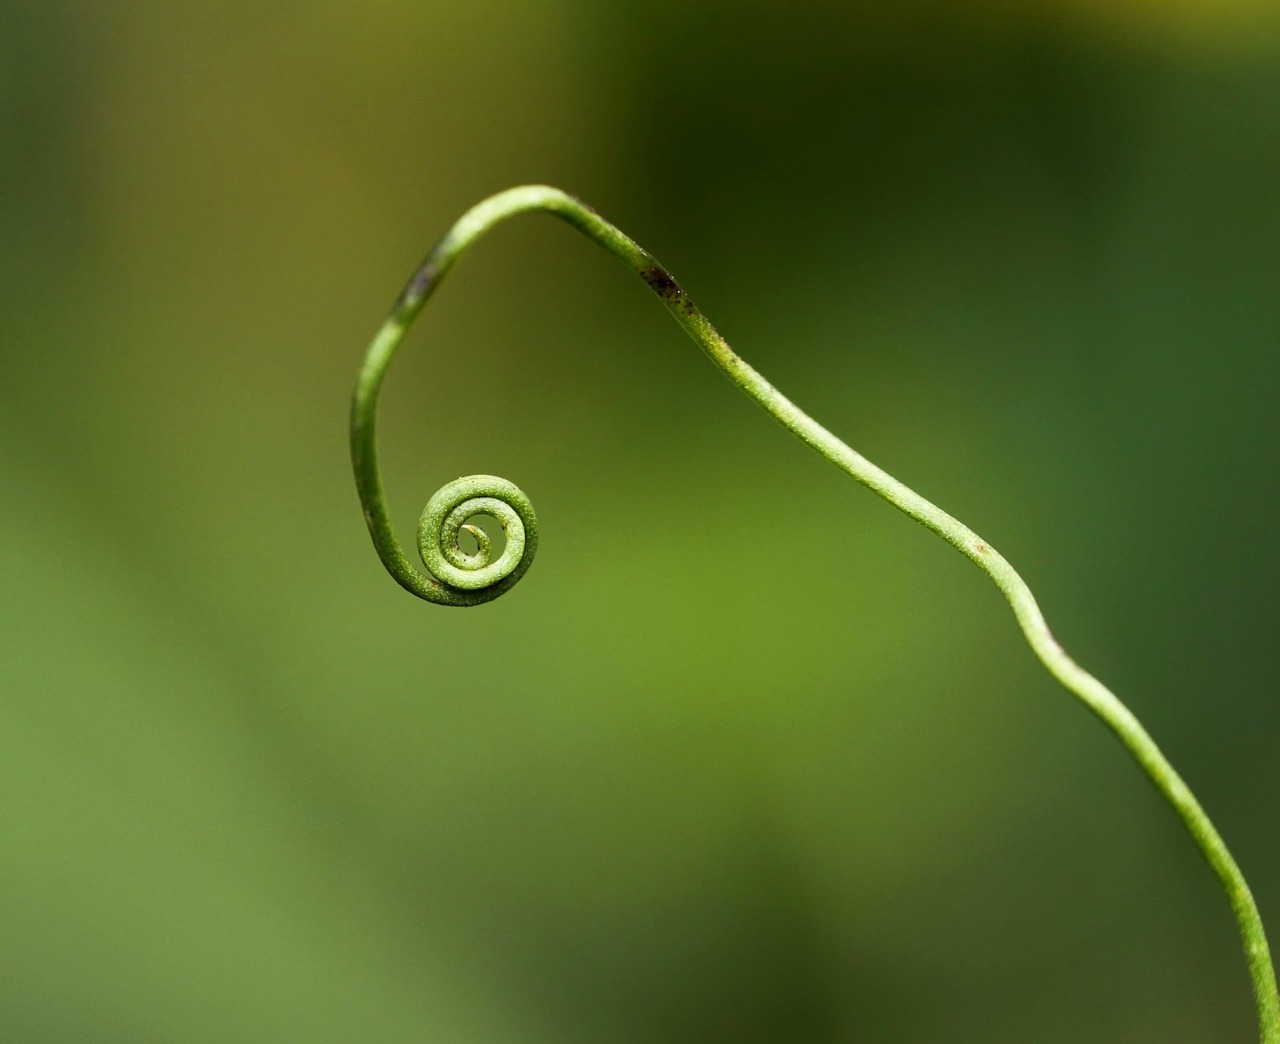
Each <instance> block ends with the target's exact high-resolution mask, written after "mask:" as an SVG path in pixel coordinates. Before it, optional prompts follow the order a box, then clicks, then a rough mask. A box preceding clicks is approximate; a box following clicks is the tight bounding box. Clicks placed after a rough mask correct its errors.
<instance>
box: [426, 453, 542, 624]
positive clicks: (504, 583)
mask: <svg viewBox="0 0 1280 1044" xmlns="http://www.w3.org/2000/svg"><path fill="white" fill-rule="evenodd" d="M478 515H488V516H490V517H491V518H493V519H495V520H496V521H497V522H498V524H499V525H500V526H502V531H503V533H504V534H505V536H506V541H507V542H506V547H504V548H503V549H502V553H501V554H499V555H498V557H497V558H496V559H495V558H494V557H493V541H492V540H491V539H490V537H489V534H488V533H486V532H485V531H484V530H483V529H481V528H480V527H479V526H473V525H470V524H469V520H470V519H473V518H475V517H476V516H478ZM463 532H465V533H469V534H471V536H472V537H474V538H475V541H476V550H475V551H474V552H467V551H463V550H462V548H461V547H460V546H459V544H458V534H459V533H463ZM537 549H538V521H537V516H536V515H535V514H534V512H533V504H532V503H530V501H529V498H528V497H527V496H525V494H524V491H523V490H522V489H521V488H520V487H519V486H517V485H516V484H515V483H514V482H508V481H507V480H506V479H504V478H499V477H498V476H497V475H467V476H465V477H463V478H460V479H454V481H452V482H450V483H447V484H446V485H444V486H442V487H440V489H439V490H437V491H436V493H435V495H434V496H433V497H432V498H431V499H430V500H429V501H428V502H427V506H426V508H425V509H424V510H423V512H422V517H421V518H420V519H419V520H418V553H419V554H421V555H422V563H423V565H425V566H426V567H427V572H429V573H430V574H431V575H432V576H433V577H435V579H436V580H437V581H439V582H440V584H442V585H443V586H445V587H447V588H452V589H453V590H454V591H455V592H457V594H458V595H459V596H460V597H465V594H468V593H473V592H480V593H484V594H487V595H488V596H489V598H496V597H497V596H498V595H499V594H502V593H503V592H505V591H506V590H508V589H509V588H511V587H512V586H514V585H515V583H516V582H517V581H518V580H519V579H520V578H521V577H522V576H524V574H525V572H526V571H527V570H528V568H529V566H530V565H532V564H533V556H534V553H535V552H536V551H537ZM486 600H487V599H486Z"/></svg>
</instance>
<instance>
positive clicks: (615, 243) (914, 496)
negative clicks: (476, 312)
mask: <svg viewBox="0 0 1280 1044" xmlns="http://www.w3.org/2000/svg"><path fill="white" fill-rule="evenodd" d="M530 211H544V212H546V213H549V214H552V215H554V216H555V217H558V218H560V219H561V220H562V221H565V222H567V223H568V224H570V225H572V226H573V227H574V228H576V229H577V230H578V231H579V232H581V233H582V234H583V235H584V236H586V237H587V238H588V239H590V240H591V241H592V242H594V243H596V244H597V245H598V246H601V247H603V248H604V249H605V250H606V251H608V252H609V253H610V254H612V255H613V256H614V257H615V258H617V259H618V260H619V261H621V262H622V263H623V264H624V265H626V266H627V267H628V268H629V269H631V271H633V272H634V273H635V274H636V275H638V276H639V277H640V278H641V279H643V280H644V281H645V282H646V283H647V284H648V285H649V287H650V288H651V289H652V290H653V291H654V293H656V294H657V295H658V297H659V298H660V299H661V300H662V302H663V304H665V305H666V307H667V309H668V311H670V312H671V314H672V315H673V316H674V317H675V320H676V322H678V323H679V324H680V325H681V326H682V327H683V328H684V330H685V332H686V333H688V334H689V336H690V337H692V338H693V340H694V341H695V342H696V343H697V345H698V346H699V347H700V348H701V349H702V350H703V351H704V352H706V353H707V355H708V356H710V357H711V360H712V362H714V363H715V364H716V365H717V366H719V367H720V369H721V370H722V371H723V372H724V374H725V376H727V377H728V378H729V379H730V380H731V381H733V383H734V384H736V385H737V386H738V387H739V388H741V389H742V391H744V392H745V393H746V394H747V395H748V396H749V397H750V398H752V399H754V400H755V401H756V402H757V403H759V404H760V405H761V406H762V407H764V409H765V410H766V411H767V412H768V413H769V414H770V415H771V416H772V417H773V418H774V419H775V420H777V421H778V422H779V423H780V424H781V425H782V426H783V427H784V428H786V429H787V430H788V431H789V432H791V433H792V434H793V435H795V436H796V437H797V438H798V439H800V441H801V442H803V443H805V444H806V445H807V446H809V447H811V448H812V449H814V450H815V451H816V452H817V453H819V454H820V455H821V456H823V457H825V458H826V459H827V460H829V461H830V462H831V463H832V464H834V465H835V466H836V467H838V468H839V469H840V470H841V471H844V472H845V473H847V474H848V475H850V476H852V477H853V478H854V479H856V480H857V481H858V482H861V483H862V484H863V485H864V486H867V487H869V488H870V489H872V490H873V491H874V492H876V493H877V494H879V495H880V496H881V497H883V498H884V499H885V500H887V501H889V503H891V504H893V505H894V506H895V507H897V508H899V509H900V510H902V511H903V512H905V513H906V514H908V515H910V516H911V517H912V518H914V519H915V520H916V521H917V522H919V523H920V524H921V525H923V526H924V527H925V528H926V529H930V530H932V531H933V532H935V533H937V534H938V536H940V537H942V539H943V540H945V541H946V542H947V543H949V544H950V545H951V546H952V547H954V548H955V549H956V550H957V551H959V552H960V553H961V554H962V555H964V556H965V557H966V558H968V559H969V560H970V561H972V562H973V563H974V564H976V565H977V566H978V568H979V569H981V570H982V571H983V572H984V573H986V574H987V576H989V577H990V578H991V580H992V581H993V582H994V583H995V585H996V586H997V587H998V588H999V589H1000V591H1001V592H1002V593H1003V594H1004V596H1005V598H1006V599H1008V602H1009V605H1010V606H1011V607H1012V609H1013V614H1014V616H1015V617H1016V618H1017V621H1018V626H1019V627H1020V628H1021V629H1022V633H1023V635H1024V636H1025V637H1026V640H1027V643H1028V644H1029V645H1030V646H1031V648H1032V650H1033V651H1034V652H1035V654H1036V656H1037V657H1039V659H1040V662H1041V663H1042V664H1044V666H1045V668H1046V669H1047V670H1048V671H1049V673H1050V674H1052V675H1053V676H1054V678H1056V679H1057V680H1058V681H1059V682H1060V683H1061V684H1062V686H1063V687H1064V688H1065V689H1067V691H1068V692H1070V693H1071V694H1072V695H1074V696H1075V697H1076V698H1077V699H1079V700H1080V701H1081V702H1082V703H1083V704H1084V705H1085V706H1086V707H1088V708H1089V709H1090V710H1091V711H1093V713H1094V714H1095V715H1097V716H1098V717H1099V718H1100V719H1101V720H1102V722H1103V723H1104V724H1105V725H1106V726H1107V727H1108V728H1109V729H1110V730H1111V731H1112V732H1113V733H1114V734H1115V736H1116V737H1117V738H1118V739H1119V740H1120V742H1121V743H1122V744H1124V746H1125V748H1126V749H1127V750H1128V751H1129V753H1130V754H1131V755H1132V756H1133V758H1134V760H1135V761H1137V763H1138V765H1139V766H1140V767H1141V768H1142V770H1143V771H1144V772H1145V773H1146V774H1147V776H1148V778H1149V779H1150V780H1151V782H1152V783H1153V784H1155V787H1156V789H1157V790H1158V791H1159V792H1160V793H1161V795H1162V796H1163V797H1164V799H1165V800H1166V801H1167V802H1168V803H1169V805H1170V806H1171V807H1172V808H1173V810H1174V812H1176V813H1177V815H1178V817H1179V818H1180V819H1181V820H1182V823H1183V825H1184V826H1185V827H1186V828H1187V831H1188V832H1189V833H1190V834H1191V837H1192V839H1193V840H1194V841H1195V843H1196V845H1197V847H1198V848H1199V849H1200V852H1201V854H1202V855H1203V856H1204V858H1205V860H1206V861H1207V862H1208V863H1209V866H1210V867H1211V868H1212V870H1213V872H1214V873H1215V874H1216V875H1217V878H1218V881H1219V883H1220V884H1221V886H1222V889H1223V891H1224V892H1225V894H1226V897H1227V901H1228V902H1229V903H1230V905H1231V910H1232V913H1233V914H1234V915H1235V920H1236V924H1237V926H1238V928H1239V931H1240V938H1241V941H1242V943H1243V945H1244V952H1245V959H1246V961H1247V963H1248V967H1249V974H1250V977H1251V979H1252V984H1253V994H1254V1000H1255V1003H1256V1005H1257V1011H1258V1025H1259V1030H1260V1034H1261V1037H1260V1039H1261V1042H1262V1044H1280V996H1278V995H1277V987H1276V976H1275V970H1274V968H1273V966H1272V962H1271V953H1270V950H1269V949H1268V946H1267V938H1266V934H1265V932H1264V930H1263V925H1262V919H1261V917H1260V915H1259V913H1258V908H1257V905H1256V904H1255V902H1254V900H1253V895H1252V894H1251V893H1250V891H1249V886H1248V884H1247V883H1246V882H1245V879H1244V875H1243V874H1242V873H1241V872H1240V868H1239V867H1238V866H1237V865H1236V861H1235V860H1234V859H1233V858H1232V856H1231V853H1230V852H1229V851H1228V850H1227V846H1226V844H1225V843H1224V842H1223V840H1222V837H1221V836H1220V835H1219V834H1218V831H1217V830H1216V829H1215V828H1214V826H1213V824H1212V823H1211V822H1210V820H1209V817H1208V816H1207V815H1206V814H1205V811H1204V809H1203V808H1201V807H1200V803H1199V802H1198V801H1197V800H1196V798H1195V796H1194V795H1193V794H1192V793H1191V791H1190V789H1188V787H1187V785H1186V784H1185V783H1184V782H1183V781H1182V778H1181V777H1180V776H1179V775H1178V774H1177V772H1175V771H1174V769H1173V766H1172V765H1170V764H1169V761H1168V759H1167V758H1165V756H1164V754H1163V753H1161V751H1160V748H1159V747H1157V746H1156V744H1155V741H1154V740H1152V738H1151V737H1150V736H1149V735H1148V734H1147V731H1146V730H1145V729H1144V728H1143V727H1142V725H1141V724H1140V723H1139V722H1138V720H1137V718H1135V717H1134V716H1133V714H1132V713H1131V712H1130V711H1129V709H1128V708H1127V707H1126V706H1125V705H1124V704H1123V703H1121V702H1120V700H1119V699H1118V698H1117V697H1116V696H1115V694H1114V693H1112V692H1111V691H1110V690H1109V689H1108V688H1107V687H1106V686H1105V685H1103V684H1102V683H1101V682H1100V681H1098V680H1097V679H1096V678H1094V677H1093V676H1092V675H1091V674H1089V673H1088V672H1087V671H1085V670H1084V669H1083V668H1081V667H1080V666H1079V665H1078V664H1076V662H1075V661H1074V660H1072V659H1071V657H1069V656H1068V655H1067V654H1066V652H1065V651H1064V650H1063V649H1062V647H1061V646H1060V645H1059V644H1058V643H1057V641H1056V640H1055V639H1054V637H1053V635H1052V634H1051V633H1050V632H1049V628H1048V626H1047V625H1046V624H1045V620H1044V616H1043V615H1042V614H1041V612H1040V608H1039V606H1037V605H1036V600H1035V598H1034V597H1033V596H1032V594H1031V590H1030V588H1028V587H1027V585H1026V583H1024V582H1023V580H1022V578H1021V577H1020V576H1019V575H1018V574H1017V573H1016V572H1015V571H1014V569H1013V567H1012V566H1011V565H1010V564H1009V563H1008V562H1007V561H1006V560H1005V559H1004V557H1003V556H1002V555H1000V554H999V553H998V552H997V551H996V550H995V549H994V548H993V547H992V546H991V545H990V544H988V543H987V542H986V541H985V540H983V539H982V538H981V537H979V536H978V535H977V534H976V533H975V532H973V530H971V529H970V528H969V527H968V526H966V525H964V524H963V523H961V522H959V521H957V520H956V519H954V518H952V517H951V516H950V515H948V514H947V513H946V512H945V511H943V510H942V509H941V508H939V507H937V506H936V505H935V504H932V503H930V502H929V501H928V500H926V499H925V498H924V497H922V496H920V495H919V494H918V493H916V492H915V491H914V490H911V489H909V488H908V487H907V486H905V485H903V484H902V483H901V482H899V481H898V480H897V479H895V478H894V477H893V476H892V475H889V474H888V473H887V472H885V471H883V470H881V469H880V468H878V467H877V466H876V465H875V464H872V463H871V462H870V461H869V460H867V459H866V458H865V457H863V456H862V455H861V454H859V453H858V452H856V451H855V450H853V449H851V448H850V447H849V446H846V445H845V444H844V443H843V442H841V441H840V440H839V439H837V438H836V437H835V436H834V435H832V434H831V433H830V432H829V431H827V430H826V429H825V428H823V427H822V426H821V425H820V424H818V423H817V422H816V421H814V420H813V419H812V418H810V417H809V416H808V415H807V414H805V413H804V412H803V411H802V410H800V409H799V408H798V407H797V406H796V405H795V404H794V403H792V402H791V401H790V400H789V399H787V398H786V397H785V396H784V395H782V393H781V392H779V391H778V390H777V389H776V388H774V387H773V385H771V384H770V383H769V382H768V381H767V380H765V379H764V377H762V376H761V375H760V374H759V373H757V372H756V371H755V370H754V369H752V367H751V366H749V365H748V364H747V363H746V362H744V361H743V360H742V359H741V358H739V357H738V356H737V355H736V354H735V353H734V352H733V350H732V349H731V348H730V347H729V345H728V344H727V343H726V342H725V340H724V338H723V337H721V336H720V334H719V333H718V332H717V331H716V329H715V328H714V327H713V326H712V325H711V323H710V322H708V321H707V319H706V318H705V317H704V316H703V314H702V313H701V312H700V311H699V310H698V308H697V307H696V306H695V305H694V303H693V302H692V301H691V300H690V299H689V296H688V294H686V293H685V292H684V290H683V288H682V287H681V286H680V284H679V283H678V282H676V280H675V279H674V278H673V277H672V275H671V273H670V272H668V271H667V270H666V269H665V268H663V266H662V265H661V264H659V263H658V261H657V259H656V258H654V256H653V255H652V254H650V253H649V252H648V251H646V250H644V249H643V248H642V247H640V246H639V245H638V244H637V243H636V242H635V241H634V240H632V239H630V238H629V237H628V236H626V235H625V234H623V233H622V232H621V231H619V230H618V229H617V228H615V227H614V226H613V225H611V224H609V222H607V221H605V220H604V219H603V218H602V217H600V215H598V214H597V213H596V212H595V211H594V210H592V209H591V208H590V207H589V206H587V205H586V204H584V203H582V202H581V201H580V200H577V199H575V198H573V197H572V196H569V195H567V194H565V193H564V192H561V191H560V190H559V189H554V188H550V187H548V186H545V185H526V186H522V187H520V188H513V189H509V190H508V191H506V192H501V193H499V194H498V195H496V196H492V197H490V198H489V199H486V200H484V201H483V202H482V203H479V204H477V205H476V206H475V207H472V209H471V210H469V211H467V213H466V214H464V215H463V216H462V217H461V218H460V219H459V220H458V222H457V223H456V224H455V225H454V226H453V228H451V229H450V230H449V232H448V233H447V234H446V235H445V237H444V238H443V239H442V240H440V242H439V243H438V244H437V245H436V247H435V249H434V250H432V251H431V253H430V254H429V255H428V256H427V259H426V260H425V261H424V262H423V263H422V265H421V266H420V267H419V268H418V270H417V271H416V272H415V273H414V274H413V276H412V278H411V279H410V280H409V282H408V284H407V285H406V286H405V288H404V290H403V291H402V292H401V294H400V297H399V298H398V299H397V301H396V303H395V305H394V307H393V308H392V310H391V314H390V316H389V317H388V318H387V320H386V322H385V323H384V324H383V326H382V328H381V329H380V330H379V331H378V333H377V336H375V337H374V339H373V343H372V344H371V345H370V346H369V350H368V354H367V355H366V357H365V361H364V365H363V367H362V368H361V370H360V376H359V379H358V381H357V383H356V389H355V395H354V397H353V399H352V405H351V458H352V463H353V466H354V469H355V479H356V489H357V491H358V492H359V495H360V502H361V504H362V505H363V507H364V516H365V521H366V522H367V523H368V526H369V534H370V536H372V538H373V546H374V547H375V548H376V549H377V552H378V557H379V558H381V559H382V563H383V565H384V566H385V567H386V569H387V571H388V572H389V573H390V574H391V576H392V577H393V578H394V579H395V580H396V582H397V583H399V584H400V586H402V587H404V588H405V589H406V590H408V591H410V592H412V593H413V594H415V595H417V596H418V597H419V598H424V599H426V600H427V601H429V602H435V603H437V604H440V605H460V606H469V605H479V604H480V603H482V602H488V601H492V600H493V599H494V598H497V597H498V596H499V595H502V594H505V593H506V592H507V591H509V590H510V589H511V588H512V587H514V586H515V584H516V583H518V582H519V580H520V578H521V577H522V576H524V574H525V572H526V571H527V570H528V568H529V566H530V564H531V563H532V562H533V556H534V553H535V552H536V550H537V546H538V523H537V516H536V515H535V514H534V511H533V505H532V504H531V503H530V502H529V498H528V497H526V496H525V495H524V493H523V492H521V490H520V489H519V488H518V487H516V486H515V485H513V484H512V483H510V482H508V481H507V480H506V479H501V478H497V477H495V476H492V475H472V476H469V477H467V478H460V479H458V480H456V481H454V482H450V483H449V484H448V485H446V486H444V487H443V488H442V489H441V490H440V491H439V492H437V493H436V494H435V496H433V497H432V498H431V501H430V502H429V503H428V504H427V507H426V510H425V511H424V512H423V513H422V518H421V520H420V521H419V524H418V547H419V551H420V553H421V555H422V560H423V562H424V564H425V565H426V568H427V572H426V573H423V572H421V571H420V570H418V569H417V568H416V567H415V566H414V565H413V563H412V562H411V561H410V560H409V557H408V555H406V554H405V552H404V550H403V548H401V546H400V544H399V542H398V541H397V540H396V537H395V534H394V532H393V531H392V527H391V520H390V516H389V514H388V512H387V506H386V499H385V496H384V494H383V490H382V478H381V475H380V473H379V470H378V458H377V433H376V421H377V408H378V395H379V392H380V390H381V388H382V382H383V379H384V377H385V376H386V372H387V368H388V366H389V365H390V363H391V360H392V358H393V356H394V355H395V352H396V349H397V348H398V347H399V345H400V341H401V339H402V338H403V337H404V334H405V332H406V331H407V330H408V328H409V326H410V324H412V322H413V320H414V319H415V318H416V317H417V315H418V313H419V312H420V311H421V310H422V308H423V306H424V305H425V304H426V302H427V300H428V299H429V298H430V297H431V294H432V293H433V291H434V290H435V289H436V287H437V286H439V285H440V283H441V282H442V281H443V280H444V278H445V276H446V275H448V273H449V270H450V269H451V268H452V267H453V265H454V262H456V261H457V260H458V258H459V257H461V256H462V254H463V253H464V252H465V251H466V250H467V248H468V247H469V246H471V244H472V243H474V242H475V241H476V240H477V239H479V238H480V237H481V236H483V235H484V234H485V233H486V232H488V231H489V230H490V229H491V228H493V227H494V226H495V225H498V224H500V223H501V222H503V221H505V220H507V219H508V218H511V217H515V216H516V215H518V214H523V213H526V212H530ZM480 515H487V516H490V517H492V518H494V519H496V520H497V521H498V522H499V523H500V524H501V526H502V529H503V531H504V533H505V537H506V546H505V547H504V548H503V549H502V551H501V553H500V554H499V555H498V556H497V557H496V558H495V557H494V548H493V543H492V541H491V540H490V538H489V537H488V535H487V534H486V533H485V531H484V530H483V529H481V528H480V527H479V526H476V525H473V524H471V523H470V520H471V519H474V518H476V517H477V516H480ZM463 532H466V533H469V534H470V536H471V537H472V539H473V540H474V541H475V544H476V550H475V551H471V552H468V551H463V550H462V548H461V547H460V546H459V543H458V536H459V534H460V533H463Z"/></svg>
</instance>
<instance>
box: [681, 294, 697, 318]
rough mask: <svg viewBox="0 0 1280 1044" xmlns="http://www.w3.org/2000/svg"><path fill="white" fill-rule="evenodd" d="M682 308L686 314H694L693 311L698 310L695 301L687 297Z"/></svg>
mask: <svg viewBox="0 0 1280 1044" xmlns="http://www.w3.org/2000/svg"><path fill="white" fill-rule="evenodd" d="M680 310H681V311H683V312H684V314H685V315H693V313H694V312H696V311H697V309H696V308H695V307H694V306H693V302H692V301H690V300H689V299H688V298H687V297H686V298H685V299H684V304H682V305H681V306H680Z"/></svg>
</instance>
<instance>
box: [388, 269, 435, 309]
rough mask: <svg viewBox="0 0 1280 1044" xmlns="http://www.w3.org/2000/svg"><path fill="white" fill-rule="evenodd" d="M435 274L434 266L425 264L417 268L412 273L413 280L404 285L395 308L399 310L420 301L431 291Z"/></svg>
mask: <svg viewBox="0 0 1280 1044" xmlns="http://www.w3.org/2000/svg"><path fill="white" fill-rule="evenodd" d="M437 274H438V269H437V267H436V265H435V264H425V265H423V266H422V267H421V268H419V269H418V270H417V271H416V272H414V273H413V278H412V279H410V280H409V282H408V283H407V284H406V285H405V288H404V290H403V291H402V292H401V294H400V300H399V301H397V302H396V306H397V307H398V308H399V307H403V306H404V305H407V304H413V303H414V302H416V301H420V300H422V298H424V297H425V296H426V295H427V292H428V291H429V290H430V289H431V284H432V283H434V282H435V281H436V275H437Z"/></svg>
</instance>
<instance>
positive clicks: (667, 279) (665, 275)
mask: <svg viewBox="0 0 1280 1044" xmlns="http://www.w3.org/2000/svg"><path fill="white" fill-rule="evenodd" d="M640 278H641V279H643V280H644V281H645V282H646V283H648V284H649V287H650V289H651V290H653V292H654V293H655V294H657V295H658V296H659V297H661V298H662V299H663V300H665V301H673V300H675V299H676V298H677V297H682V296H683V295H684V290H682V289H681V287H680V284H679V283H677V282H676V280H675V277H674V276H673V275H672V274H671V273H670V272H668V271H667V270H666V269H665V268H663V267H662V266H661V265H659V264H652V265H649V266H648V267H647V268H644V269H641V271H640Z"/></svg>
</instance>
